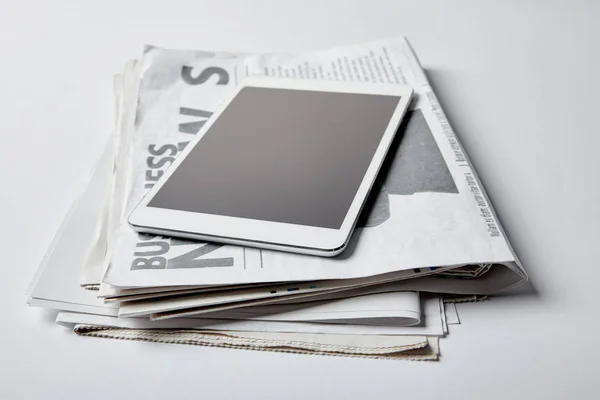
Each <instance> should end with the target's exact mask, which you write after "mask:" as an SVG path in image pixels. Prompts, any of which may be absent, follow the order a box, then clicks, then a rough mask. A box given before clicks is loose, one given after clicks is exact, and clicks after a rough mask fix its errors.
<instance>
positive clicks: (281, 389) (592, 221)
mask: <svg viewBox="0 0 600 400" xmlns="http://www.w3.org/2000/svg"><path fill="white" fill-rule="evenodd" d="M3 3H5V4H2V13H0V24H1V25H0V26H2V30H3V35H0V45H1V46H2V47H1V48H2V62H1V63H0V107H1V108H0V109H1V110H2V118H0V132H1V135H0V158H1V159H2V161H3V166H4V167H3V170H2V175H1V178H2V182H3V184H4V187H3V190H2V196H0V210H1V211H0V212H1V213H2V215H1V217H0V220H1V221H2V226H3V229H2V231H1V233H0V235H1V243H2V254H3V263H2V265H3V267H4V268H5V271H6V272H5V274H4V277H3V279H2V282H1V284H0V285H1V287H0V293H2V294H1V295H2V300H3V302H4V304H6V306H5V307H4V310H5V311H4V320H3V322H4V323H3V330H2V340H1V341H0V351H1V353H2V355H3V357H2V361H1V364H0V366H1V372H2V375H1V376H2V377H3V378H4V379H3V380H2V384H1V385H0V397H1V398H16V397H18V398H75V397H81V395H82V393H85V397H86V398H108V397H109V396H113V397H123V398H125V397H128V398H132V397H133V398H142V397H143V398H162V397H165V396H169V395H171V394H173V395H172V397H173V398H188V397H189V398H200V397H206V398H211V399H218V398H243V396H247V398H251V399H254V398H261V399H265V398H281V397H287V398H307V397H309V396H310V397H311V398H329V397H336V398H348V399H350V398H398V396H403V397H406V398H411V397H412V398H441V397H442V396H443V397H444V398H448V399H454V398H456V399H469V398H473V399H480V398H486V399H490V398H492V399H493V398H497V399H505V398H566V397H569V398H594V397H595V395H596V394H597V393H596V392H597V387H596V385H595V383H596V382H597V381H598V378H600V368H598V360H597V357H598V356H600V350H599V346H598V345H599V344H600V343H599V341H600V340H599V339H598V338H597V337H594V335H593V333H594V332H598V329H599V328H600V323H599V322H598V319H597V318H595V316H596V315H597V306H596V302H597V299H596V292H597V290H596V288H597V282H598V278H600V276H599V275H600V273H599V272H598V268H597V260H599V259H600V246H599V245H598V243H599V241H600V234H599V229H598V226H599V222H600V218H599V211H598V205H599V204H600V190H599V178H598V176H597V173H598V171H600V162H599V157H598V155H597V154H598V150H599V148H600V138H599V135H598V133H597V132H598V127H597V124H596V116H597V110H598V109H599V107H600V101H599V97H598V91H599V90H600V79H599V78H598V77H597V75H596V74H597V71H599V70H600V68H599V67H600V54H599V51H600V50H599V49H600V25H599V24H598V23H597V21H598V17H599V16H600V4H598V3H592V2H584V1H572V2H564V1H537V2H534V1H530V2H521V1H504V2H495V3H494V4H491V2H479V1H455V2H441V1H440V2H432V1H420V2H408V1H406V2H404V1H398V0H396V1H389V2H385V1H376V0H371V1H362V2H359V1H346V2H339V4H334V3H333V2H325V1H305V2H294V3H287V4H284V3H285V2H276V1H272V2H266V1H253V2H246V1H241V0H239V1H235V2H234V1H230V2H216V1H214V2H208V1H200V0H195V1H188V2H177V1H170V2H168V3H164V5H163V3H162V2H152V3H150V2H142V1H136V2H133V1H132V2H110V1H105V2H97V3H96V4H95V5H89V4H88V3H87V2H85V3H86V4H83V3H84V2H64V1H54V2H44V1H37V2H33V3H34V4H31V3H26V2H3ZM326 3H331V5H329V6H327V4H326ZM399 34H405V35H407V36H408V37H409V39H410V40H411V43H412V44H413V45H414V46H415V48H416V51H417V53H418V55H419V57H420V59H421V61H422V63H423V65H424V67H425V68H426V69H427V70H428V72H429V76H430V78H431V80H432V83H433V85H434V86H435V88H436V90H437V94H438V97H439V98H440V101H441V102H442V104H443V106H444V108H445V111H446V113H447V114H448V117H449V119H450V121H451V122H452V123H453V125H454V128H455V129H456V131H457V132H458V134H459V136H460V138H461V140H462V142H463V144H464V146H465V147H466V149H467V151H468V153H469V155H470V157H471V159H472V160H473V162H474V164H475V166H476V167H477V170H478V172H479V174H480V176H481V178H482V179H483V181H484V183H485V186H486V189H487V191H488V193H489V194H490V196H491V198H492V201H493V203H494V206H495V208H496V211H497V212H498V214H499V216H500V218H501V220H502V222H503V225H504V227H505V229H506V230H507V233H508V235H509V236H510V238H511V240H512V243H513V244H514V246H515V249H516V251H517V253H518V255H519V256H520V258H521V260H522V261H523V264H524V265H525V268H526V269H527V271H528V272H529V274H530V277H531V280H532V282H533V284H534V285H535V288H536V290H537V295H531V294H529V295H521V296H518V297H505V298H496V299H494V300H492V301H490V302H487V303H482V304H466V305H461V306H460V317H461V322H462V324H461V325H460V326H453V327H452V332H451V335H450V337H449V338H448V339H445V340H443V342H442V343H441V351H442V361H441V362H439V363H413V362H392V361H378V360H360V359H348V358H334V357H315V356H300V355H297V356H296V355H286V354H276V353H259V352H245V351H235V350H225V349H214V348H195V347H190V346H178V345H159V344H149V343H132V342H125V341H123V342H120V341H112V340H100V339H97V340H96V339H83V338H77V337H75V336H73V335H72V334H70V333H69V332H68V331H66V330H65V329H64V328H61V327H58V326H56V325H55V324H54V323H53V322H52V321H53V317H50V316H49V315H48V313H46V312H44V311H42V310H38V309H29V308H28V307H27V306H26V305H25V301H24V296H23V293H24V292H25V289H26V287H27V285H28V283H29V280H30V279H31V277H32V276H33V274H34V272H35V270H36V269H37V265H38V263H39V262H40V260H41V259H42V257H43V255H44V252H45V250H46V247H47V246H48V245H49V243H50V241H51V239H52V237H53V235H54V232H55V231H56V229H57V228H58V226H59V224H60V222H61V220H62V218H63V216H64V214H65V213H66V211H67V209H68V207H69V205H70V203H71V201H72V199H73V197H74V196H75V194H76V193H77V191H78V185H79V184H80V183H82V182H83V180H84V179H85V177H86V176H87V171H88V169H89V168H90V167H91V166H92V163H93V162H94V161H95V159H96V158H97V157H98V155H99V153H100V151H101V149H102V144H103V142H104V141H105V140H106V138H107V135H108V133H109V130H110V127H111V122H112V121H111V117H112V111H113V110H112V97H111V95H112V93H111V89H112V73H114V72H116V71H118V70H120V68H121V66H122V63H123V61H124V60H126V59H127V58H128V57H130V56H131V55H135V54H139V52H140V48H141V45H142V44H143V43H154V44H157V45H163V46H178V47H189V48H195V47H202V48H206V47H212V48H214V49H223V50H242V51H244V50H245V51H306V50H311V49H316V48H326V47H330V46H333V45H339V44H344V43H352V42H358V41H363V40H368V39H374V38H377V37H382V36H395V35H399ZM515 91H516V93H517V96H516V97H515ZM565 99H568V100H565ZM25 237H27V239H25ZM590 333H592V335H591V339H590ZM409 395H410V396H409Z"/></svg>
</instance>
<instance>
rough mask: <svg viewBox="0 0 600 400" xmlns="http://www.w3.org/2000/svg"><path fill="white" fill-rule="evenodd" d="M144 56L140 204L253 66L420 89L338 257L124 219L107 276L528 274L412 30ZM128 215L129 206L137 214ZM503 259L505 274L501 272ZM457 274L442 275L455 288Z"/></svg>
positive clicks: (134, 191)
mask: <svg viewBox="0 0 600 400" xmlns="http://www.w3.org/2000/svg"><path fill="white" fill-rule="evenodd" d="M141 64H142V66H141V71H142V72H141V74H142V75H141V82H140V89H139V99H138V109H137V115H136V120H135V129H136V140H134V141H133V146H134V147H133V148H132V149H131V150H130V152H131V154H132V157H133V162H132V167H131V173H132V175H131V176H132V178H131V180H130V181H131V184H130V186H129V187H128V188H127V196H125V197H126V198H127V204H126V206H125V208H126V209H127V210H131V209H132V208H133V207H135V205H137V203H138V202H139V201H140V199H141V198H142V197H143V195H144V194H145V192H146V191H147V190H148V188H150V187H152V185H153V184H154V182H156V180H158V179H159V178H160V175H162V173H163V172H164V169H165V168H167V167H168V165H169V164H170V163H171V162H172V161H173V159H174V157H175V156H176V155H177V153H178V152H179V151H181V149H182V148H183V147H184V146H185V145H186V144H187V143H188V142H189V138H190V137H191V136H190V135H193V134H194V133H196V132H198V130H199V129H200V128H201V126H202V125H203V124H204V123H205V121H206V119H207V118H209V117H210V114H211V110H213V109H215V107H216V105H217V104H218V103H219V102H220V101H221V100H222V99H223V97H224V96H225V95H226V94H227V93H228V92H229V91H230V90H232V88H233V87H234V86H235V85H236V84H237V83H238V82H239V81H241V79H243V77H245V76H247V75H268V76H269V75H271V76H287V77H295V78H308V79H338V80H348V81H365V82H385V83H389V84H410V85H411V86H413V87H414V88H415V91H416V93H417V96H416V99H415V102H414V104H413V107H412V110H411V112H410V113H409V115H408V116H407V117H408V118H407V122H406V125H405V127H404V132H403V140H401V141H400V142H399V145H398V148H396V149H394V150H393V151H394V153H392V156H391V162H390V163H389V165H388V167H387V170H386V171H384V172H385V173H384V174H381V179H380V182H379V183H378V184H377V186H376V188H375V190H374V192H373V195H372V196H371V199H370V200H369V205H368V207H367V209H366V210H365V212H364V213H363V216H362V217H361V222H360V223H359V225H360V226H359V228H358V229H357V231H356V232H355V234H354V235H353V239H352V242H351V245H350V246H349V248H348V249H347V250H346V251H345V252H344V253H342V255H340V256H338V257H335V258H331V259H326V258H319V257H310V256H301V255H293V254H287V253H279V252H273V251H265V250H257V249H249V248H242V247H237V246H229V245H218V244H212V243H198V242H192V241H185V240H180V239H170V238H163V237H154V236H144V235H138V234H136V233H135V232H133V231H132V230H131V228H130V227H129V226H128V225H127V223H126V220H125V219H122V220H121V223H120V224H119V227H118V229H117V241H116V245H115V248H114V253H113V258H112V259H111V260H110V266H109V267H108V269H107V272H106V274H105V277H104V282H106V283H109V284H111V285H114V286H118V287H144V286H161V285H166V286H176V285H217V284H223V285H225V284H244V283H255V282H278V281H311V280H323V279H348V278H360V277H367V276H369V277H371V276H377V275H379V274H386V273H395V272H397V271H404V272H409V273H411V274H413V275H412V276H411V277H414V276H417V275H418V274H420V273H422V272H423V270H426V271H425V273H427V272H430V271H431V268H436V267H460V266H464V265H480V264H487V265H491V266H492V268H491V270H490V272H488V273H486V274H485V275H483V276H482V277H481V278H479V279H473V280H469V282H468V284H463V283H460V282H458V283H457V282H454V283H449V284H448V285H449V286H451V287H452V290H453V291H454V292H458V293H460V292H464V293H469V292H472V291H475V292H477V293H486V292H493V291H496V290H500V289H505V288H507V287H511V286H514V285H516V284H518V283H521V282H523V281H524V280H525V279H526V275H525V273H524V272H523V270H522V269H521V268H520V267H519V265H518V262H517V260H516V257H515V255H514V253H513V252H512V250H511V248H510V245H509V243H508V241H507V239H506V237H505V235H504V233H503V232H502V229H501V227H500V225H499V222H498V220H497V218H496V217H495V215H494V213H493V210H492V208H491V205H490V203H489V200H488V199H487V197H486V196H485V193H484V191H483V188H482V186H481V184H480V182H479V180H478V179H477V176H476V175H475V172H474V170H473V169H472V167H471V165H470V163H469V161H468V159H467V157H466V155H465V154H464V152H463V150H462V148H461V147H460V144H459V143H458V141H457V139H456V137H455V135H454V132H453V131H452V129H451V128H450V126H449V125H448V123H447V120H446V119H445V117H444V114H443V111H442V110H441V108H440V106H439V104H438V102H437V99H436V98H435V95H434V94H433V91H432V90H431V88H430V86H429V84H428V82H427V80H426V78H425V76H424V74H423V71H422V70H421V68H420V65H419V63H418V60H417V59H416V56H415V55H414V53H413V52H412V49H411V48H410V46H409V45H408V42H407V41H406V40H405V39H403V38H399V39H389V40H380V41H376V42H372V43H368V44H365V45H359V46H352V47H346V48H339V49H334V50H331V51H325V52H319V53H313V54H308V55H304V56H299V57H294V56H277V55H266V56H244V57H240V56H235V55H231V54H222V53H217V54H212V53H210V54H209V53H205V52H193V51H178V50H164V49H158V48H148V49H147V50H146V52H145V54H144V58H143V60H142V63H141ZM125 214H127V213H125ZM492 270H493V272H494V273H492ZM450 281H451V280H449V279H439V278H438V279H436V280H434V281H430V282H431V283H433V282H435V285H434V287H433V289H434V290H436V291H445V290H446V284H447V282H450Z"/></svg>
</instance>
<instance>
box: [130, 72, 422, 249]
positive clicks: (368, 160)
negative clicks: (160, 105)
mask: <svg viewBox="0 0 600 400" xmlns="http://www.w3.org/2000/svg"><path fill="white" fill-rule="evenodd" d="M411 95H412V88H410V87H406V86H401V85H392V84H390V85H387V84H370V83H348V82H335V81H314V80H299V79H298V80H296V79H279V78H267V77H264V78H263V77H260V78H258V77H256V78H248V79H247V80H245V82H244V83H243V84H242V85H241V86H239V87H238V88H237V90H236V91H235V93H234V94H233V95H232V96H230V98H228V99H227V100H226V101H225V102H224V103H223V104H222V105H221V106H220V107H219V108H218V109H217V110H216V111H215V113H214V114H213V115H212V117H211V118H210V119H209V120H208V121H207V122H206V124H205V125H204V126H203V127H202V129H201V130H200V131H199V132H198V134H197V135H196V137H195V138H194V139H193V140H192V141H191V142H190V143H189V144H188V145H187V147H186V148H185V149H184V150H183V152H182V153H181V155H180V156H179V157H178V158H177V159H176V160H175V161H174V162H173V164H172V166H171V167H170V168H169V169H168V170H167V171H165V173H164V174H163V176H162V177H161V179H160V180H159V181H158V182H157V183H156V185H154V187H153V188H152V189H151V190H150V191H149V192H148V194H147V195H146V196H145V197H144V199H143V200H142V201H141V203H140V204H139V205H138V206H137V207H136V208H135V209H134V210H133V212H132V213H131V214H130V216H129V223H130V225H131V226H132V227H133V228H134V229H135V230H136V231H138V232H146V233H153V234H160V235H169V236H179V237H184V238H191V239H198V240H206V241H213V242H222V243H230V244H237V245H244V246H251V247H259V248H267V249H274V250H282V251H290V252H297V253H305V254H313V255H320V256H334V255H337V254H339V253H341V252H342V251H343V249H344V248H345V246H346V244H347V243H348V240H349V238H350V236H351V234H352V231H353V229H354V226H355V224H356V221H357V218H358V216H359V214H360V211H361V209H362V207H363V205H364V203H365V200H366V198H367V196H368V194H369V191H370V189H371V186H372V185H373V182H374V180H375V178H376V176H377V173H378V172H379V169H380V167H381V164H382V162H383V160H384V158H385V156H386V153H387V151H388V148H389V147H390V145H391V143H392V140H393V138H394V135H395V134H396V130H397V129H398V126H399V125H400V122H401V119H402V117H403V115H404V113H405V111H406V108H407V106H408V103H409V100H410V97H411Z"/></svg>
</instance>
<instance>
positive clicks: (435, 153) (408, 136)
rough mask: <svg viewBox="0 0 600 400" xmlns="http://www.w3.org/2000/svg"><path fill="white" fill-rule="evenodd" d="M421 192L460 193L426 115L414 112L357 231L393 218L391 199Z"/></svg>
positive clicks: (398, 137) (400, 133) (409, 113)
mask: <svg viewBox="0 0 600 400" xmlns="http://www.w3.org/2000/svg"><path fill="white" fill-rule="evenodd" d="M419 192H437V193H458V189H457V187H456V184H455V183H454V179H452V175H450V171H449V170H448V166H447V165H446V161H445V160H444V157H443V156H442V153H441V152H440V149H439V147H438V145H437V143H436V142H435V139H434V138H433V134H432V133H431V130H430V129H429V126H428V125H427V121H426V120H425V117H424V116H423V113H422V112H421V110H412V111H407V113H406V115H405V117H404V119H403V121H402V124H401V125H400V128H399V130H398V133H397V134H396V137H395V138H394V141H393V142H392V145H391V147H390V149H389V151H388V155H387V157H386V159H385V161H384V163H383V165H382V167H381V170H380V172H379V175H378V176H377V180H376V181H375V183H374V184H373V188H372V189H371V194H370V195H369V198H368V199H367V202H366V203H365V207H364V209H363V211H362V213H361V215H360V217H359V219H358V222H357V228H368V227H374V226H377V225H381V224H382V223H384V222H385V221H387V220H388V219H389V218H390V216H391V213H390V201H389V195H413V194H415V193H419ZM355 234H358V232H355ZM347 250H348V249H346V251H347Z"/></svg>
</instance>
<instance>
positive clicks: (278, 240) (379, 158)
mask: <svg viewBox="0 0 600 400" xmlns="http://www.w3.org/2000/svg"><path fill="white" fill-rule="evenodd" d="M245 87H260V88H272V89H292V90H294V89H295V90H308V91H319V92H338V93H358V94H374V95H391V96H398V97H400V100H399V102H398V104H397V106H396V109H395V110H394V112H393V114H392V116H391V118H390V120H389V123H388V125H387V128H386V130H385V133H384V134H383V136H382V138H381V141H380V142H379V145H378V146H377V149H376V151H375V153H374V155H373V158H372V159H371V162H370V163H369V167H368V168H367V171H366V173H365V175H364V176H363V179H362V181H361V183H360V186H359V188H358V190H357V192H356V194H355V196H354V199H353V200H352V203H351V205H350V207H349V209H348V212H347V213H346V216H345V218H344V221H343V222H342V225H341V227H340V229H329V228H321V227H313V226H305V225H296V224H288V223H281V222H272V221H263V220H256V219H247V218H238V217H231V216H223V215H212V214H203V213H196V212H189V211H181V210H171V209H165V208H155V207H148V206H147V205H148V203H149V202H150V201H151V200H152V198H153V197H154V196H155V195H156V193H157V192H158V191H159V190H160V189H161V187H162V186H163V185H164V184H165V182H167V180H168V179H169V177H170V176H171V175H172V174H173V172H174V171H175V170H176V169H177V168H178V167H179V165H180V164H181V163H182V162H183V160H185V158H186V156H187V155H188V154H189V153H190V152H191V151H192V150H193V149H194V147H195V146H196V145H197V144H198V142H199V141H200V140H202V137H203V136H204V134H205V133H206V132H207V131H208V130H209V129H210V127H211V126H212V125H213V123H214V122H215V121H216V120H217V119H218V118H219V116H220V115H221V113H223V111H224V110H225V109H226V108H227V106H228V105H229V103H230V102H231V101H232V100H233V99H234V98H235V97H236V96H237V94H238V93H239V92H240V91H241V90H242V89H243V88H245ZM412 92H413V90H412V88H411V87H408V86H403V85H393V84H376V83H350V82H338V81H316V80H302V79H281V78H272V77H251V78H247V79H245V80H244V81H243V82H242V84H241V85H239V86H238V87H237V88H236V90H235V92H234V93H233V94H232V95H231V96H229V97H228V98H227V99H226V100H225V101H224V102H223V103H222V104H221V105H220V106H219V107H218V109H217V110H216V111H215V112H214V113H213V115H212V117H211V118H210V119H209V120H208V121H207V122H206V124H205V125H204V126H203V127H202V128H201V129H200V131H199V132H198V133H197V134H196V136H195V137H194V139H193V140H192V141H191V142H190V143H189V144H188V145H187V146H186V148H185V149H184V150H183V152H182V153H181V154H180V155H179V156H178V157H177V158H176V159H175V161H174V162H173V164H172V165H171V167H169V168H168V169H167V170H166V171H165V173H164V174H163V176H162V177H161V178H160V179H159V180H158V182H157V183H156V184H155V185H154V187H152V189H150V191H149V192H148V193H147V194H146V195H145V196H144V198H143V199H142V201H141V202H140V203H139V204H138V205H137V207H135V209H134V210H133V212H132V213H131V214H130V215H129V219H128V221H129V224H130V225H131V226H132V227H133V228H134V230H136V231H138V232H147V233H155V234H166V235H172V236H181V237H187V238H193V239H200V240H208V241H217V242H224V243H231V244H239V245H247V246H251V247H262V248H271V249H283V250H287V251H292V252H299V253H308V254H317V255H325V256H333V255H336V254H339V253H340V252H341V251H342V250H343V249H344V247H345V245H346V244H347V242H348V239H349V238H350V235H351V233H352V231H353V229H354V226H355V224H356V221H357V218H358V216H359V214H360V211H361V210H362V207H363V205H364V202H365V200H366V198H367V195H368V193H369V191H370V189H371V187H372V185H373V182H374V181H375V178H376V177H377V174H378V172H379V169H380V168H381V165H382V163H383V160H384V158H385V155H386V154H387V151H388V149H389V147H390V145H391V143H392V140H393V139H394V136H395V134H396V131H397V129H398V127H399V125H400V122H401V120H402V117H403V116H404V114H405V112H406V110H407V108H408V104H409V102H410V99H411V96H412Z"/></svg>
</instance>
